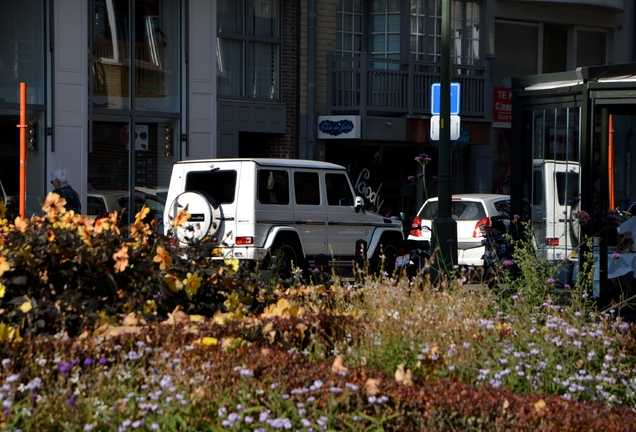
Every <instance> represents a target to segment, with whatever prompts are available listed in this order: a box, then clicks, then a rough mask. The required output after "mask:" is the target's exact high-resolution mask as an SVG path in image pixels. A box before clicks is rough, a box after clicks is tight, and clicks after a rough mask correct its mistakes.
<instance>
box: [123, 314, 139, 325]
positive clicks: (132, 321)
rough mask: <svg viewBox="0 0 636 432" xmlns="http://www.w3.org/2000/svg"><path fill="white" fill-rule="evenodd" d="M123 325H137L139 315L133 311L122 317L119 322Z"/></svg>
mask: <svg viewBox="0 0 636 432" xmlns="http://www.w3.org/2000/svg"><path fill="white" fill-rule="evenodd" d="M121 324H122V325H123V326H136V325H139V315H137V314H136V313H135V312H131V313H129V314H128V315H126V316H125V317H124V320H123V321H122V323H121Z"/></svg>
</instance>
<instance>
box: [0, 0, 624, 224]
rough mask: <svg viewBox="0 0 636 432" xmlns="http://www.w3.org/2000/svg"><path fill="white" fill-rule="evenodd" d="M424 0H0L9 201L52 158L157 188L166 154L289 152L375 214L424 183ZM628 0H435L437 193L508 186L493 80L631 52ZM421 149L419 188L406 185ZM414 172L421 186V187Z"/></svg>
mask: <svg viewBox="0 0 636 432" xmlns="http://www.w3.org/2000/svg"><path fill="white" fill-rule="evenodd" d="M441 3H442V2H441V0H307V1H297V2H296V1H283V0H259V1H258V2H256V1H251V0H239V1H228V0H215V1H211V0H19V1H18V0H0V8H1V10H2V11H3V12H2V14H0V131H1V132H2V133H1V134H0V180H2V184H3V187H4V189H5V192H6V194H8V195H16V194H18V193H19V184H18V178H19V170H20V161H19V148H18V145H19V128H17V127H16V125H17V124H18V123H19V118H18V114H19V85H20V83H21V82H26V83H27V110H28V117H29V120H30V121H32V123H33V124H34V126H35V127H34V128H33V133H34V137H35V145H34V146H33V147H32V148H31V149H30V152H29V153H28V155H27V161H26V167H27V168H26V169H27V213H32V212H37V211H38V210H39V201H40V200H41V198H42V197H44V196H45V195H46V194H47V192H48V191H49V190H51V186H50V184H49V179H50V177H49V173H50V172H51V171H54V170H57V169H66V170H68V171H69V173H70V178H71V185H72V186H73V187H74V188H75V189H76V190H77V191H78V192H79V193H80V197H81V199H82V207H83V209H86V210H85V211H86V213H87V214H94V212H93V211H90V209H91V205H92V203H93V199H94V197H95V196H97V195H99V194H100V193H106V192H109V193H110V192H113V191H119V192H122V194H123V195H128V199H129V200H134V199H135V196H134V194H135V192H134V191H135V190H140V188H143V189H144V190H146V191H147V190H152V189H155V190H157V191H159V190H161V189H165V188H166V187H167V184H168V181H169V172H170V168H171V165H172V163H174V162H175V161H177V160H183V159H195V158H209V157H252V156H265V157H290V158H293V157H300V158H307V159H317V160H326V161H329V162H336V163H339V164H342V165H345V166H347V167H349V171H350V174H351V177H352V180H353V182H354V183H355V186H356V190H357V191H358V193H359V194H360V195H362V196H364V197H365V200H366V202H367V204H368V206H369V207H371V208H374V209H376V210H378V211H379V212H381V213H394V212H398V211H401V212H404V213H406V214H407V216H411V215H412V214H413V212H414V211H416V209H417V208H419V205H420V204H421V202H422V201H423V199H424V198H425V197H426V196H434V195H436V194H437V189H436V184H435V175H436V171H437V163H436V162H437V159H436V155H437V142H436V141H433V140H431V139H430V119H431V114H432V113H431V85H432V84H433V83H435V82H438V81H439V74H440V58H441ZM635 13H636V11H635V8H634V5H633V2H629V1H623V0H579V1H570V0H561V1H543V0H453V1H452V11H451V32H452V42H451V47H450V50H451V57H452V61H453V68H452V69H453V71H452V80H453V81H454V82H458V83H460V85H461V87H460V88H461V91H460V95H459V102H458V104H459V107H460V111H459V123H458V124H459V130H458V133H459V136H458V138H457V139H455V140H453V157H452V189H453V192H454V193H460V192H491V191H495V192H502V193H506V192H508V191H509V180H508V179H509V174H510V171H511V170H512V169H513V167H512V166H511V165H510V156H509V155H510V148H511V146H514V145H515V143H513V142H511V137H510V133H509V127H510V103H509V94H510V93H509V89H508V88H506V78H508V77H511V76H519V75H528V74H537V73H544V72H556V71H560V70H574V69H575V68H576V67H578V66H588V65H592V64H614V63H623V62H629V61H633V59H634V57H635V56H634V44H633V40H634V34H633V33H634V26H633V22H634V14H635ZM421 153H427V154H428V155H429V156H430V157H431V159H432V161H431V163H430V164H428V165H427V167H426V172H425V173H424V174H425V176H424V178H425V180H426V181H425V183H424V182H419V181H418V182H416V183H412V182H410V181H409V180H408V177H409V176H415V175H417V174H418V173H419V172H420V170H421V167H420V166H419V164H418V163H417V162H415V161H414V158H415V156H417V155H419V154H421ZM424 185H425V186H424Z"/></svg>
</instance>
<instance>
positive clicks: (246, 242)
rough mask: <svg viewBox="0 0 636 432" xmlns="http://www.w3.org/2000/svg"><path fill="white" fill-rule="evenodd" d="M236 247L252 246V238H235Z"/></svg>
mask: <svg viewBox="0 0 636 432" xmlns="http://www.w3.org/2000/svg"><path fill="white" fill-rule="evenodd" d="M236 244H237V245H251V244H254V237H237V238H236Z"/></svg>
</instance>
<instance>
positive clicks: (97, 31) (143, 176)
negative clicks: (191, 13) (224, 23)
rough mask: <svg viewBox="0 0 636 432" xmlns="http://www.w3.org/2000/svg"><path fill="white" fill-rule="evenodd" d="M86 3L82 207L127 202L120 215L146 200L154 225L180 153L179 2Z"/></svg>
mask: <svg viewBox="0 0 636 432" xmlns="http://www.w3.org/2000/svg"><path fill="white" fill-rule="evenodd" d="M93 7H94V17H95V20H94V23H93V46H94V56H93V59H92V60H93V71H92V72H93V76H92V87H91V90H92V92H91V100H92V102H93V103H92V117H91V119H92V122H91V125H92V127H91V141H90V146H89V155H88V179H87V182H88V196H87V207H88V211H87V214H89V215H91V216H99V215H100V214H103V213H105V212H112V211H113V210H117V211H119V212H120V213H121V212H122V211H123V210H124V209H126V213H125V216H124V218H123V220H124V223H126V222H129V221H130V220H131V218H133V217H134V215H135V213H136V212H137V211H139V210H140V209H141V207H142V206H143V205H144V204H145V205H147V206H148V207H149V208H150V209H151V216H150V218H149V219H156V220H157V221H158V222H159V223H158V226H159V227H161V220H160V219H161V217H162V211H163V206H164V205H165V195H166V192H167V187H168V183H169V181H170V172H171V168H172V164H173V163H174V162H176V161H177V160H179V158H180V154H181V146H180V143H181V140H180V137H181V130H180V121H179V117H180V105H181V99H180V76H181V72H180V71H181V67H182V66H181V65H182V61H181V50H180V45H181V42H180V35H181V27H180V10H181V9H180V7H181V5H180V2H175V1H168V0H130V1H129V0H95V1H94V3H93ZM131 65H134V66H133V67H131ZM131 95H134V97H131ZM131 200H133V201H134V203H133V204H129V203H131V202H133V201H131Z"/></svg>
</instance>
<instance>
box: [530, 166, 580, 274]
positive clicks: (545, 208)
mask: <svg viewBox="0 0 636 432" xmlns="http://www.w3.org/2000/svg"><path fill="white" fill-rule="evenodd" d="M579 173H580V164H579V163H578V162H575V161H557V160H548V159H535V160H534V163H533V167H532V230H533V234H534V240H535V242H536V246H537V250H538V251H539V254H540V256H541V257H542V258H543V259H545V260H550V261H563V260H564V259H566V258H567V259H572V258H575V257H576V249H577V248H578V246H579V241H580V238H581V229H580V228H581V227H580V224H579V218H578V217H577V212H579V211H580V205H579V197H580V190H581V186H580V182H581V179H580V176H579Z"/></svg>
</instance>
